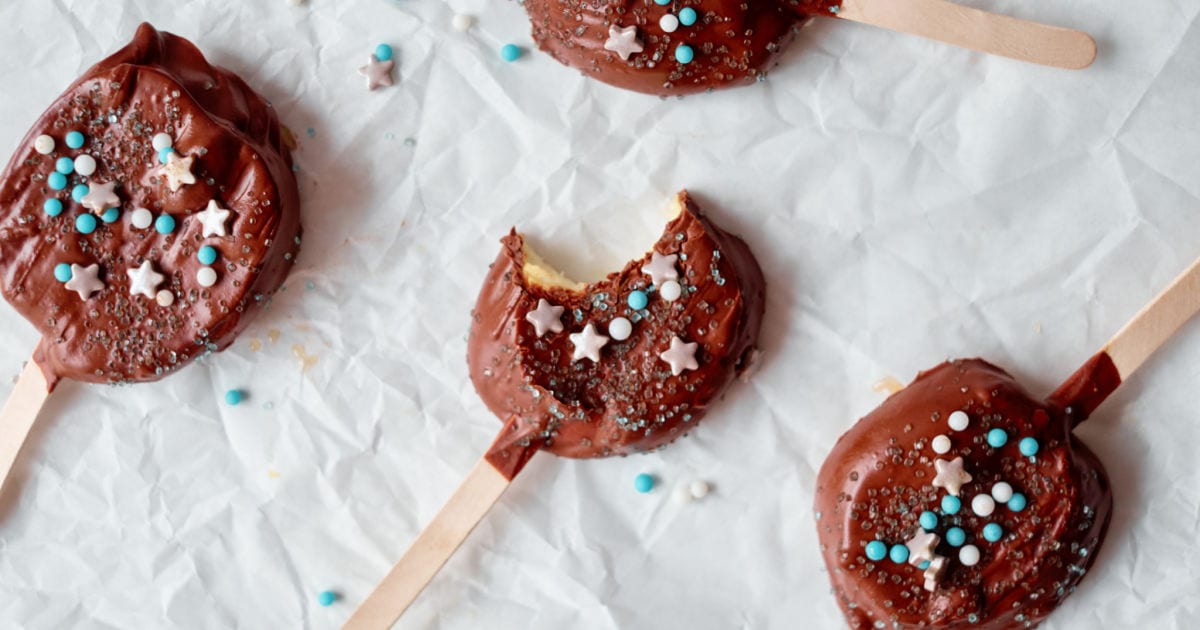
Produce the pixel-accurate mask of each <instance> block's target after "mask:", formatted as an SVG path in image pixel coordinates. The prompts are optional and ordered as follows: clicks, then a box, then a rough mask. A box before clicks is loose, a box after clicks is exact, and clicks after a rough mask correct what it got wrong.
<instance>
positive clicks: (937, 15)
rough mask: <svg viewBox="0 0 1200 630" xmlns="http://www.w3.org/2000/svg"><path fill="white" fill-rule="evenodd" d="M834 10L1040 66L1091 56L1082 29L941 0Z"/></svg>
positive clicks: (863, 2)
mask: <svg viewBox="0 0 1200 630" xmlns="http://www.w3.org/2000/svg"><path fill="white" fill-rule="evenodd" d="M836 16H837V17H839V18H842V19H844V20H853V21H855V22H862V23H864V24H871V25H873V26H879V27H882V28H886V29H890V30H893V31H900V32H903V33H911V34H913V35H919V36H921V37H925V38H928V39H934V40H937V41H941V42H946V43H948V44H953V45H955V46H959V47H962V48H968V49H971V50H978V51H980V52H985V53H990V54H993V55H1000V56H1003V57H1009V58H1012V59H1019V60H1021V61H1028V62H1030V63H1036V64H1040V65H1043V66H1054V67H1056V68H1070V69H1079V68H1086V67H1088V66H1090V65H1091V64H1092V61H1093V60H1095V59H1096V42H1095V40H1093V39H1092V37H1091V36H1090V35H1088V34H1087V33H1084V32H1082V31H1076V30H1072V29H1068V28H1060V27H1057V26H1048V25H1045V24H1038V23H1037V22H1028V21H1025V20H1018V19H1017V18H1013V17H1008V16H1004V15H997V14H995V13H988V12H986V11H980V10H979V9H973V8H971V7H964V6H961V5H957V4H954V3H952V2H946V0H844V2H842V6H841V7H840V8H839V9H838V12H837V13H836Z"/></svg>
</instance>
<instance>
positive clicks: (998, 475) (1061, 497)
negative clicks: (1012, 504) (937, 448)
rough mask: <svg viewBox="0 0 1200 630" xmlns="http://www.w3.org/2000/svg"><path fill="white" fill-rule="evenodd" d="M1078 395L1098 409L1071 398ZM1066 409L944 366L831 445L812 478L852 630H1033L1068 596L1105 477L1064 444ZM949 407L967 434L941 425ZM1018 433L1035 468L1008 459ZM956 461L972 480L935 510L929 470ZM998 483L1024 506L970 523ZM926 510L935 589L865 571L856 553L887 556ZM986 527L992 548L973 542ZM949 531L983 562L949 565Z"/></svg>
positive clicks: (959, 365)
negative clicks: (949, 507)
mask: <svg viewBox="0 0 1200 630" xmlns="http://www.w3.org/2000/svg"><path fill="white" fill-rule="evenodd" d="M1101 373H1103V370H1101ZM1088 374H1091V373H1090V372H1089V373H1088ZM1088 378H1090V377H1088V376H1084V377H1083V380H1087V379H1088ZM1102 382H1107V381H1102ZM1072 388H1073V389H1075V390H1077V391H1087V390H1088V388H1087V387H1086V386H1083V387H1079V386H1078V385H1076V386H1073V387H1072ZM1072 388H1068V387H1067V386H1064V389H1072ZM1060 391H1063V390H1060ZM1085 399H1086V400H1094V398H1089V397H1087V396H1085V397H1084V398H1081V399H1078V400H1085ZM1076 400H1077V398H1075V397H1068V398H1061V399H1055V400H1054V402H1052V403H1050V404H1040V403H1038V402H1036V401H1034V400H1033V399H1032V398H1030V396H1029V395H1028V394H1026V393H1025V391H1024V390H1022V389H1021V388H1020V386H1019V385H1017V383H1016V382H1015V381H1014V380H1013V379H1012V377H1010V376H1009V375H1008V374H1007V373H1006V372H1004V371H1003V370H1001V369H1000V368H998V367H996V366H993V365H991V364H989V363H986V362H984V361H982V360H979V359H968V360H960V361H954V362H951V363H944V364H942V365H939V366H938V367H935V368H934V369H932V370H929V371H927V372H923V373H921V374H920V375H918V376H917V379H916V380H915V381H913V382H912V384H911V385H909V386H908V387H906V388H905V389H903V390H901V391H899V392H897V393H896V394H894V395H892V396H891V397H890V398H888V399H887V400H886V401H885V402H884V403H883V404H882V405H880V406H879V408H877V409H876V410H875V411H873V412H871V413H870V414H869V415H868V416H866V417H865V418H863V419H862V420H860V421H859V422H858V423H857V424H855V425H854V427H853V428H852V429H850V431H848V432H847V433H846V434H845V435H843V436H842V437H841V439H839V440H838V442H837V445H836V446H834V449H833V452H832V453H830V455H829V457H828V458H827V459H826V461H825V463H824V465H823V466H822V468H821V472H820V474H819V476H818V480H817V491H816V501H815V504H816V505H815V509H816V518H817V532H818V536H819V539H820V543H821V553H822V555H823V557H824V559H825V564H826V566H827V567H828V570H829V576H830V580H831V581H832V583H833V592H834V595H835V597H836V598H837V601H838V604H839V605H840V606H841V608H842V611H843V613H844V614H845V616H846V619H847V621H848V622H849V624H850V626H851V627H852V628H875V627H887V628H901V629H905V628H918V627H933V628H959V627H962V628H968V627H969V628H979V629H982V630H1001V629H1006V628H1025V627H1032V626H1034V625H1036V624H1037V623H1039V622H1040V621H1041V620H1042V619H1044V618H1045V617H1046V615H1048V614H1050V612H1051V611H1053V610H1054V609H1055V608H1056V607H1057V606H1058V605H1059V603H1061V602H1062V600H1063V599H1064V598H1065V597H1066V596H1067V595H1069V594H1070V593H1071V592H1073V591H1074V590H1075V587H1076V585H1077V584H1078V583H1079V581H1080V580H1081V579H1082V578H1083V575H1084V573H1085V572H1086V571H1087V569H1088V568H1089V567H1090V566H1091V564H1092V562H1093V560H1094V559H1095V557H1096V552H1097V551H1098V550H1099V547H1100V544H1101V543H1102V542H1103V540H1104V534H1105V532H1106V530H1107V528H1108V523H1109V520H1110V518H1111V516H1112V493H1111V490H1110V488H1109V483H1108V477H1107V475H1106V473H1105V472H1104V467H1103V466H1102V465H1101V464H1100V461H1099V460H1098V459H1097V458H1096V456H1095V455H1094V454H1093V453H1092V452H1091V451H1090V450H1088V448H1087V447H1086V446H1084V445H1083V444H1082V443H1081V442H1080V441H1079V440H1078V439H1076V438H1075V437H1074V436H1073V435H1072V434H1071V428H1072V427H1073V426H1074V423H1076V422H1078V417H1077V416H1069V415H1068V414H1066V413H1065V412H1064V408H1063V407H1062V406H1060V405H1062V404H1068V405H1069V404H1076V405H1077V409H1080V410H1082V409H1084V408H1086V405H1078V403H1076V402H1075V401H1076ZM1097 402H1098V401H1097ZM957 410H962V411H965V412H966V413H967V414H968V415H969V416H970V418H971V423H970V426H968V427H967V429H966V430H964V431H953V430H951V429H950V428H949V426H948V425H947V421H946V420H947V417H948V416H949V415H950V413H952V412H954V411H957ZM997 427H998V428H1002V429H1004V430H1005V431H1006V432H1007V433H1008V436H1009V437H1008V442H1007V444H1005V445H1004V446H1002V447H1000V448H992V447H990V446H989V445H988V444H987V442H986V440H985V437H984V436H985V435H986V433H987V431H988V429H991V428H997ZM941 434H944V435H947V436H949V437H950V439H951V441H952V449H951V450H950V452H948V453H946V454H943V455H938V454H936V453H934V451H933V450H932V448H931V447H930V442H931V440H932V439H933V438H934V437H935V436H937V435H941ZM1028 436H1031V437H1034V438H1036V439H1037V440H1038V442H1039V443H1040V450H1039V451H1038V453H1037V455H1036V456H1035V457H1033V458H1029V457H1024V456H1022V455H1021V454H1020V452H1019V451H1018V443H1019V441H1020V439H1021V438H1023V437H1028ZM959 456H961V457H962V458H963V460H964V462H965V470H966V471H967V472H968V473H970V474H971V475H972V476H973V477H974V479H973V480H972V481H971V482H969V483H967V484H966V485H964V486H963V488H962V491H961V493H960V498H961V499H962V503H963V507H962V510H961V511H960V512H959V513H958V514H957V515H955V516H948V515H945V514H943V513H942V512H941V510H940V508H939V507H938V506H939V503H940V500H941V497H942V496H944V495H945V494H946V492H945V490H943V489H941V488H934V487H933V486H931V485H930V484H931V481H932V480H933V477H934V475H935V471H934V467H933V465H932V462H933V460H935V459H944V460H951V459H953V458H955V457H959ZM998 481H1006V482H1008V483H1009V484H1011V485H1012V487H1013V489H1014V490H1015V491H1016V492H1019V493H1023V494H1024V495H1025V497H1026V498H1027V499H1028V506H1027V507H1026V508H1025V509H1024V510H1023V511H1020V512H1014V511H1012V510H1010V509H1008V508H1007V507H1006V506H1005V505H1003V504H1000V503H999V502H997V505H996V511H995V512H994V513H993V514H992V515H991V516H989V517H981V516H977V515H976V514H975V513H974V512H973V511H972V510H971V507H970V505H971V498H972V497H974V496H975V495H977V494H981V493H987V492H989V491H990V489H991V487H992V485H993V484H994V483H995V482H998ZM925 510H931V511H934V512H936V513H937V514H938V516H939V520H940V523H939V526H938V527H937V528H936V529H935V530H934V533H935V534H937V535H939V536H940V537H941V538H942V541H941V542H940V544H939V545H938V547H937V550H936V553H937V554H938V555H941V556H945V557H946V558H947V560H948V563H947V566H948V568H947V570H946V572H945V574H944V576H943V577H942V579H941V581H940V583H939V584H938V585H937V587H936V589H935V590H934V591H932V592H930V591H927V590H925V588H924V581H923V572H922V571H921V570H920V569H918V568H917V567H915V566H912V565H910V564H907V563H905V564H897V563H894V562H892V561H891V560H889V559H886V558H885V559H884V560H882V561H879V562H873V561H870V560H868V559H867V557H866V555H865V551H864V548H865V546H866V544H867V543H868V542H870V541H872V540H876V539H878V540H882V541H884V542H885V543H886V544H887V545H888V546H889V547H890V546H891V545H893V544H903V543H904V542H906V541H907V540H909V539H910V538H911V537H912V535H913V534H914V533H916V532H917V531H918V530H919V529H920V525H919V524H918V520H917V519H918V516H919V515H920V514H921V512H922V511H925ZM991 522H995V523H999V524H1000V525H1001V526H1002V527H1003V530H1004V536H1003V538H1001V540H1000V541H999V542H995V543H990V542H987V541H986V540H984V538H983V535H982V529H983V526H984V525H985V524H987V523H991ZM950 526H958V527H961V528H962V529H963V530H965V531H966V534H967V544H973V545H976V546H977V547H978V548H979V550H980V551H981V552H982V559H981V561H980V562H979V564H977V565H975V566H972V567H968V566H965V565H963V564H962V563H961V562H959V560H958V553H957V552H958V549H955V548H953V547H951V546H949V545H948V544H947V543H946V541H945V536H944V533H945V530H946V528H947V527H950ZM877 622H882V623H883V624H884V625H882V626H876V625H875V624H876V623H877Z"/></svg>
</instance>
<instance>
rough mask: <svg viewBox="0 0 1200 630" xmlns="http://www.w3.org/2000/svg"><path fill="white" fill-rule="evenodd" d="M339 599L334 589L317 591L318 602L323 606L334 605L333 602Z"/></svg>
mask: <svg viewBox="0 0 1200 630" xmlns="http://www.w3.org/2000/svg"><path fill="white" fill-rule="evenodd" d="M336 601H337V593H334V592H333V591H321V592H320V593H317V603H318V604H320V605H322V606H332V605H333V602H336Z"/></svg>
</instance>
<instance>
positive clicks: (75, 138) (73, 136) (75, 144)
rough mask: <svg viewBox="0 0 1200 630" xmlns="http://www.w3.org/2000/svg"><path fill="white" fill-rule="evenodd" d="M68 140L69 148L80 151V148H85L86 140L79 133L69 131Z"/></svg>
mask: <svg viewBox="0 0 1200 630" xmlns="http://www.w3.org/2000/svg"><path fill="white" fill-rule="evenodd" d="M66 140H67V146H68V147H70V148H72V149H78V148H79V147H82V146H83V143H84V141H85V140H86V138H84V137H83V134H82V133H79V132H78V131H68V132H67V138H66Z"/></svg>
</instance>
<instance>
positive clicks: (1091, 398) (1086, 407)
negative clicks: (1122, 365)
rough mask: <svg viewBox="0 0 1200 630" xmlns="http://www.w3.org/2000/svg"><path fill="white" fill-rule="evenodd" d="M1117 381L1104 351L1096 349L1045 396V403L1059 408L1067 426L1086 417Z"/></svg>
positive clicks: (1114, 389)
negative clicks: (1064, 416)
mask: <svg viewBox="0 0 1200 630" xmlns="http://www.w3.org/2000/svg"><path fill="white" fill-rule="evenodd" d="M1120 384H1121V374H1120V373H1119V372H1117V366H1116V365H1114V364H1113V361H1112V358H1111V357H1109V356H1108V353H1107V352H1103V351H1101V352H1098V353H1096V355H1095V356H1093V357H1092V358H1090V359H1088V361H1087V363H1084V364H1083V367H1081V368H1079V369H1078V370H1076V371H1075V373H1074V374H1072V375H1071V378H1069V379H1067V382H1065V383H1063V384H1062V385H1061V386H1059V388H1058V389H1057V390H1055V392H1054V393H1053V394H1050V396H1049V398H1047V399H1046V404H1048V405H1050V406H1051V407H1054V408H1056V409H1061V410H1062V411H1063V414H1065V415H1066V416H1067V417H1068V421H1069V422H1070V425H1071V428H1075V426H1076V425H1078V424H1079V423H1080V422H1083V421H1084V420H1087V418H1088V416H1090V415H1092V412H1093V411H1095V410H1096V407H1099V406H1100V403H1102V402H1104V400H1105V399H1106V398H1108V397H1109V395H1110V394H1112V393H1113V392H1115V391H1117V387H1118V386H1119V385H1120Z"/></svg>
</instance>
